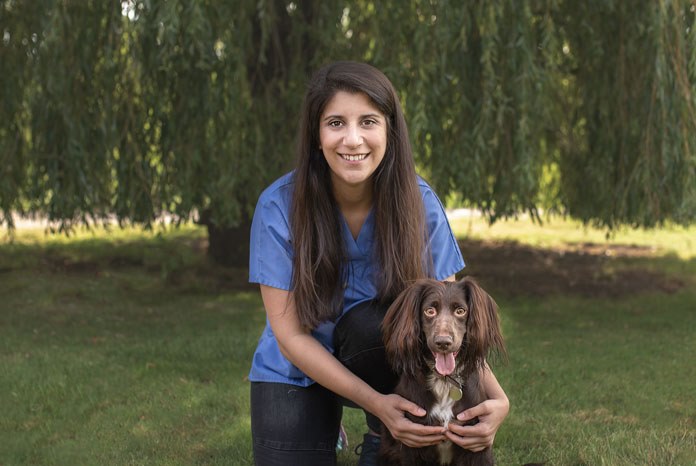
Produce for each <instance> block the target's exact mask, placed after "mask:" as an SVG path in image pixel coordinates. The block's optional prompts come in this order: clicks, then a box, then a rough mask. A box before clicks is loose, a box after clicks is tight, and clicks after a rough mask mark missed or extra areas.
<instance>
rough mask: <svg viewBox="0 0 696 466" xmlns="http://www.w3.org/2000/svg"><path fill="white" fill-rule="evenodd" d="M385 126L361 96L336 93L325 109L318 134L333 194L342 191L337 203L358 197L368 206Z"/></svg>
mask: <svg viewBox="0 0 696 466" xmlns="http://www.w3.org/2000/svg"><path fill="white" fill-rule="evenodd" d="M386 124H387V122H386V118H385V117H384V115H383V114H382V112H380V111H379V110H378V109H377V108H376V107H375V105H374V104H373V103H372V102H370V99H369V98H368V97H367V95H365V94H363V93H349V92H345V91H339V92H337V93H336V95H335V96H334V97H333V98H332V99H331V100H330V101H329V103H328V104H327V105H326V109H325V110H324V113H323V114H322V117H321V128H320V130H319V141H320V142H321V145H320V149H321V151H322V153H323V154H324V157H325V158H326V163H328V165H329V167H330V168H331V181H332V183H333V188H334V194H336V191H337V190H341V191H342V195H340V196H337V200H339V202H340V200H341V199H345V198H351V197H352V198H353V199H355V197H359V198H362V199H363V200H364V202H365V203H366V204H367V205H370V204H371V200H372V195H371V192H370V191H371V189H372V186H371V185H370V184H369V183H368V181H369V179H370V177H371V176H372V174H373V173H374V172H375V170H377V167H378V166H379V164H380V163H381V162H382V159H383V158H384V152H385V151H386V147H387V127H386ZM351 192H353V193H354V194H353V195H352V196H351V195H350V194H349V193H351ZM346 207H347V206H346ZM360 223H361V222H360ZM358 230H359V228H358Z"/></svg>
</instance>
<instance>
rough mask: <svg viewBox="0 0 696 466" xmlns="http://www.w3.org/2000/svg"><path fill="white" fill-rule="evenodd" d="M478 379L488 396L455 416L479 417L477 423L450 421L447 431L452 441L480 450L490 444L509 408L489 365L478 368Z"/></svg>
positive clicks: (468, 418)
mask: <svg viewBox="0 0 696 466" xmlns="http://www.w3.org/2000/svg"><path fill="white" fill-rule="evenodd" d="M481 383H482V385H483V388H484V390H485V393H486V396H487V397H488V399H487V400H486V401H484V402H483V403H481V404H479V405H476V406H474V407H473V408H469V409H467V410H465V411H462V412H461V413H459V415H458V416H457V419H458V420H460V421H464V422H466V421H469V420H471V419H474V418H477V417H478V421H479V422H478V424H476V425H473V426H460V425H455V424H450V425H449V430H448V431H447V433H446V435H447V437H448V438H449V439H450V440H451V441H453V442H454V443H456V444H457V445H459V446H460V447H462V448H466V449H467V450H471V451H481V450H483V449H485V448H487V447H490V446H492V445H493V440H494V439H495V434H496V432H498V428H499V427H500V425H501V424H502V423H503V420H505V417H506V416H507V414H508V412H509V411H510V401H509V400H508V397H507V395H505V392H504V391H503V388H502V387H501V386H500V384H499V383H498V380H497V379H496V378H495V375H493V372H492V371H491V369H490V368H489V367H488V365H486V366H485V367H483V368H482V369H481Z"/></svg>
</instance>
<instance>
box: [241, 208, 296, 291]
mask: <svg viewBox="0 0 696 466" xmlns="http://www.w3.org/2000/svg"><path fill="white" fill-rule="evenodd" d="M292 259H293V253H292V245H291V242H290V225H289V221H288V214H287V208H286V207H285V206H284V204H283V203H282V202H280V201H279V200H268V199H266V198H265V197H264V196H262V197H261V198H260V199H259V202H258V204H257V205H256V210H255V211H254V218H253V220H252V223H251V239H250V245H249V282H251V283H259V284H261V285H267V286H272V287H274V288H280V289H283V290H290V286H291V281H292Z"/></svg>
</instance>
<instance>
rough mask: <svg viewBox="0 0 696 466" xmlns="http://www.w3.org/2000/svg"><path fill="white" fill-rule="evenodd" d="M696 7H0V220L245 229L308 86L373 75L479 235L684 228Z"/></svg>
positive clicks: (286, 150)
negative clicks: (521, 228) (322, 71)
mask: <svg viewBox="0 0 696 466" xmlns="http://www.w3.org/2000/svg"><path fill="white" fill-rule="evenodd" d="M695 9H696V5H694V3H693V1H691V0H676V1H672V2H641V3H640V5H634V4H633V3H630V2H573V1H563V0H534V1H527V2H518V1H514V0H498V1H494V2H480V1H473V0H471V1H464V2H455V1H450V0H429V1H426V0H408V1H380V2H374V1H369V0H350V1H345V2H326V1H320V0H307V1H302V2H287V1H286V2H283V1H257V0H236V1H233V2H229V1H220V0H196V1H184V0H125V1H122V2H100V1H96V0H95V1H82V2H67V1H62V0H45V1H43V2H42V5H41V8H36V7H34V5H32V4H31V2H22V1H19V0H0V60H1V62H2V75H1V77H0V80H1V84H2V85H1V86H0V101H1V102H2V103H1V104H0V215H1V217H0V222H3V223H6V224H7V225H9V226H12V217H11V213H12V212H20V213H24V214H42V215H46V216H47V217H48V218H49V220H51V221H52V222H53V224H54V225H56V226H58V227H59V228H62V229H69V228H70V227H71V226H72V225H74V224H75V223H98V222H100V221H101V220H103V219H106V218H108V217H110V216H115V217H116V218H117V219H118V221H119V222H120V223H121V224H127V223H143V224H145V225H149V224H151V223H152V222H154V221H155V220H156V219H157V218H158V217H159V216H161V215H162V214H163V213H171V214H173V215H174V217H175V219H180V220H186V219H189V218H190V217H191V216H193V215H195V213H196V212H199V213H201V212H205V213H206V218H207V219H208V220H209V221H210V222H211V223H212V224H214V225H218V226H221V227H228V226H235V225H237V224H238V223H239V222H240V221H243V220H244V219H247V218H248V216H249V214H250V212H251V211H252V210H253V207H254V202H255V200H256V198H257V196H258V194H259V192H260V191H261V190H262V189H263V187H265V186H266V185H267V184H268V183H269V182H270V181H271V180H273V179H274V178H276V177H277V176H278V175H280V174H281V173H282V172H284V171H286V170H288V169H289V168H290V167H291V166H292V164H293V158H294V147H295V145H294V140H295V131H296V127H297V123H298V112H299V107H300V99H301V97H302V94H303V91H304V85H305V83H306V80H307V78H308V76H309V74H310V73H311V72H312V71H313V70H315V69H316V68H317V67H318V66H320V65H321V64H323V63H326V62H328V61H332V60H337V59H355V60H365V61H368V62H371V63H373V64H375V65H376V66H378V67H379V68H381V69H383V70H384V71H385V72H386V74H387V75H388V76H389V77H390V78H391V79H392V80H393V81H394V83H395V84H396V86H397V88H398V89H399V91H400V94H401V98H402V101H403V104H404V108H405V111H406V114H407V117H408V120H409V124H410V129H411V137H412V140H413V143H414V146H415V149H416V156H417V162H418V165H419V167H420V171H421V173H422V174H423V175H425V176H426V177H427V178H428V179H429V180H430V181H431V182H432V183H433V184H434V185H435V187H436V188H437V190H438V192H440V193H441V195H442V196H443V197H445V196H448V195H453V196H455V195H456V197H457V198H459V199H462V200H463V201H464V202H466V203H468V204H470V205H474V206H477V207H479V208H481V209H482V210H483V211H485V212H486V213H487V214H488V216H489V218H491V219H493V220H494V219H496V218H500V217H506V216H510V215H514V214H516V213H518V212H520V211H528V212H530V213H531V214H532V215H533V216H538V214H537V210H538V208H539V207H541V208H549V207H552V208H555V209H558V210H561V211H563V212H567V213H569V214H570V215H572V216H574V217H576V218H579V219H581V220H583V221H584V222H592V223H596V224H598V225H602V226H606V227H610V228H614V227H616V226H618V225H622V224H629V225H641V226H651V225H656V224H662V223H663V222H665V221H675V222H679V223H683V224H688V223H691V222H693V221H694V219H695V217H696V152H695V151H696V149H695V148H696V47H695V46H694V44H695V40H694V37H695V36H694V34H696V31H694V28H695V26H696V24H695V22H694V17H695V11H694V10H695Z"/></svg>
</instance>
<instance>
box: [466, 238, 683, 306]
mask: <svg viewBox="0 0 696 466" xmlns="http://www.w3.org/2000/svg"><path fill="white" fill-rule="evenodd" d="M459 244H460V247H461V249H462V253H463V254H464V258H465V260H466V262H467V267H466V269H465V272H466V274H467V275H472V276H474V277H475V278H477V279H478V280H479V282H480V283H481V284H482V285H483V286H485V287H487V288H489V289H490V290H492V291H494V292H495V293H502V294H504V295H507V296H520V295H522V296H548V295H560V294H563V295H575V296H584V297H620V296H627V295H631V294H635V293H640V292H651V291H658V292H665V293H673V292H676V291H678V290H679V289H681V288H682V287H684V286H685V283H684V282H682V281H681V280H679V279H676V278H674V277H670V276H667V275H665V274H662V273H658V272H654V271H650V270H645V269H644V268H640V267H639V266H637V265H635V266H632V265H631V264H630V261H631V259H637V258H646V257H657V252H656V251H655V250H653V249H651V248H647V247H639V246H603V245H598V244H592V243H586V244H579V245H575V246H568V247H564V248H554V249H539V248H534V247H531V246H526V245H523V244H519V243H517V242H513V241H505V242H494V241H473V240H464V241H460V243H459Z"/></svg>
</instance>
